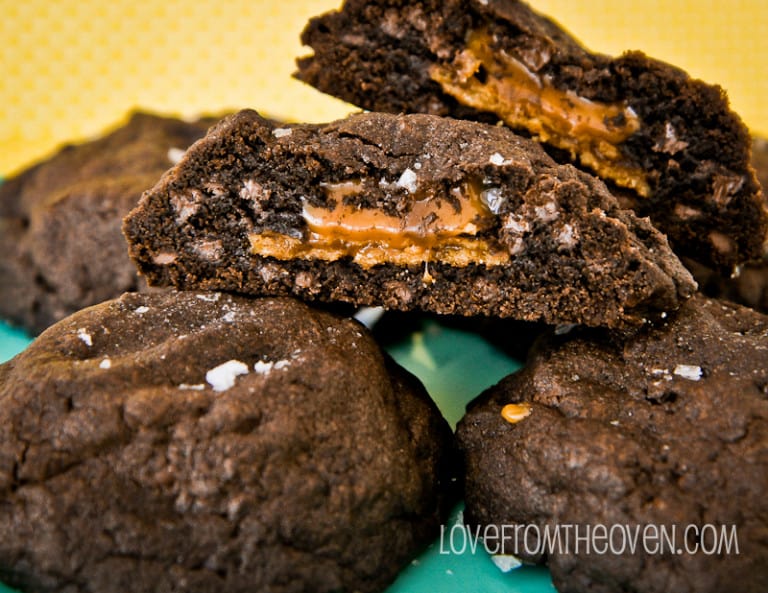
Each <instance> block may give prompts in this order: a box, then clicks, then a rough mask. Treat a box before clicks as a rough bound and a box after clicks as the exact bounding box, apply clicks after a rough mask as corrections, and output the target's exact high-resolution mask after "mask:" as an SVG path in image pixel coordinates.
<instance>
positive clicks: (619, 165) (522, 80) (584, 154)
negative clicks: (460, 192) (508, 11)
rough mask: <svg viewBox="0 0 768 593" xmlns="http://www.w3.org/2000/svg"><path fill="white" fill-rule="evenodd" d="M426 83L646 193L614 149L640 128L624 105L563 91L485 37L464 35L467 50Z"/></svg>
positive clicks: (435, 69) (640, 176)
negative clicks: (434, 85)
mask: <svg viewBox="0 0 768 593" xmlns="http://www.w3.org/2000/svg"><path fill="white" fill-rule="evenodd" d="M430 77H431V78H432V79H433V80H434V81H435V82H437V83H438V84H440V86H441V87H442V89H443V91H445V92H446V93H448V94H449V95H451V96H452V97H454V98H455V99H457V100H458V101H459V102H460V103H462V104H464V105H468V106H470V107H474V108H475V109H479V110H481V111H489V112H492V113H495V114H496V115H498V116H499V118H500V119H501V120H502V121H504V123H506V124H507V125H509V126H510V127H513V128H520V127H522V128H526V129H527V130H528V131H530V132H531V133H532V134H534V135H536V136H538V137H539V138H540V139H541V140H542V141H543V142H547V143H549V144H552V145H553V146H557V147H558V148H561V149H564V150H568V151H569V152H570V153H571V156H572V158H575V157H576V156H577V155H578V157H579V159H580V161H581V162H582V163H583V164H584V165H585V166H587V167H590V168H591V169H593V170H594V171H595V172H596V173H597V174H598V175H601V176H603V177H606V178H610V179H612V180H613V181H614V182H615V183H617V184H618V185H621V186H623V187H629V188H632V189H634V190H635V191H636V192H637V193H639V194H640V195H642V196H648V195H649V194H650V188H649V186H648V183H647V181H646V178H645V174H644V173H643V171H642V169H640V168H638V167H635V166H631V165H629V164H627V163H626V162H624V159H623V157H622V154H621V151H620V150H619V148H618V146H619V145H620V144H621V143H622V142H624V141H625V140H626V139H627V138H629V137H630V136H631V135H632V134H634V133H635V132H636V131H637V130H638V129H639V128H640V120H639V118H638V117H637V115H636V114H635V112H634V111H633V110H632V109H631V108H630V107H628V106H627V105H625V104H623V103H600V102H597V101H590V100H589V99H585V98H583V97H579V96H578V95H576V94H575V93H574V92H573V91H562V90H559V89H557V88H555V87H554V86H552V84H550V83H549V82H548V81H547V79H546V78H544V79H542V78H541V77H539V76H537V75H536V74H534V73H533V72H531V71H530V70H529V69H528V68H526V66H525V65H524V64H523V63H522V62H520V61H519V60H516V59H515V58H513V57H512V56H510V55H509V54H507V53H505V52H503V51H497V52H494V51H493V50H492V49H491V38H490V36H489V35H488V33H486V32H483V31H475V32H473V33H471V34H470V35H469V38H468V43H467V47H466V49H464V50H463V51H462V52H460V53H459V54H457V55H456V57H455V58H454V60H453V62H452V63H451V64H449V65H440V64H435V65H433V66H432V67H431V69H430Z"/></svg>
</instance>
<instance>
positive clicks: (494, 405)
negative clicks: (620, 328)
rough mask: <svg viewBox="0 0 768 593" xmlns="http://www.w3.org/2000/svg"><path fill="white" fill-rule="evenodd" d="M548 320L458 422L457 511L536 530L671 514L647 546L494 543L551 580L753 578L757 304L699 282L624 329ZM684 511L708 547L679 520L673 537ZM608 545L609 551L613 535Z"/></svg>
mask: <svg viewBox="0 0 768 593" xmlns="http://www.w3.org/2000/svg"><path fill="white" fill-rule="evenodd" d="M560 334H561V335H554V334H553V335H552V336H550V337H549V338H547V339H545V340H542V341H540V342H539V343H538V344H537V345H536V346H534V349H533V352H532V353H531V354H530V355H529V359H528V365H527V366H526V367H525V368H524V369H523V370H521V371H519V372H518V373H516V374H513V375H510V376H509V377H507V378H505V379H504V380H502V381H501V382H500V383H499V384H498V385H496V386H495V387H492V388H491V389H489V390H488V391H487V392H486V393H484V394H482V395H481V396H480V397H479V398H478V399H477V400H475V401H474V402H472V403H471V404H470V405H469V406H468V411H467V414H466V416H465V417H464V418H463V419H462V421H461V422H460V423H459V426H458V429H457V438H458V442H459V447H460V450H461V451H462V454H463V456H464V461H465V464H466V493H465V499H466V511H465V518H466V519H467V520H468V522H469V523H470V524H473V525H474V524H480V525H497V526H502V525H509V526H510V527H508V528H507V533H508V534H511V533H513V532H514V530H513V527H514V526H515V525H521V526H523V527H525V526H526V525H533V526H535V527H538V528H539V529H540V530H541V531H539V533H544V526H546V525H549V526H550V527H552V526H557V525H561V526H563V525H571V526H573V525H579V526H582V527H585V528H586V526H592V527H594V526H600V525H602V526H605V527H606V529H611V528H612V526H615V525H618V526H619V527H618V528H617V529H622V526H628V527H629V528H630V529H634V528H635V527H636V526H638V525H639V526H640V528H641V529H645V528H646V526H649V525H650V526H652V527H650V528H649V529H654V528H656V527H658V528H659V529H661V528H664V529H665V530H666V531H665V533H666V534H669V533H671V532H672V529H673V526H676V529H677V532H676V539H675V540H674V542H673V545H672V546H671V548H672V549H673V551H670V546H669V545H666V544H665V545H666V548H665V549H666V552H665V553H658V554H657V553H654V551H653V550H654V548H653V542H651V543H650V544H649V545H650V547H649V548H643V547H642V540H640V544H638V551H637V552H636V553H629V552H627V553H625V554H615V553H600V552H599V551H598V552H595V550H600V549H603V550H605V549H606V548H605V547H604V546H603V544H605V543H607V540H598V539H593V540H590V542H591V544H595V545H596V546H599V547H595V548H592V550H593V551H592V552H591V553H590V552H587V551H586V550H587V548H586V545H585V542H584V541H582V545H581V548H580V549H579V550H577V549H576V548H575V547H574V541H573V540H571V543H570V548H568V549H566V548H560V549H555V550H554V551H553V552H552V553H551V554H549V556H548V557H545V556H542V555H539V554H538V552H539V551H540V550H537V549H536V546H537V542H535V541H529V542H528V550H534V551H533V552H531V553H530V554H527V553H526V548H525V545H524V542H523V541H522V537H521V539H520V540H518V542H517V543H518V544H519V547H518V548H517V549H513V548H514V543H513V541H509V542H508V548H507V550H506V551H507V552H509V553H513V554H514V553H517V555H519V556H520V557H521V558H523V559H524V560H526V561H529V562H546V563H547V564H548V565H549V568H550V570H551V572H552V577H553V581H554V583H555V586H556V587H557V588H558V590H560V591H568V592H571V593H580V592H582V591H584V592H586V591H590V592H593V593H603V592H604V593H609V592H611V593H613V592H614V591H634V592H636V593H662V592H666V591H681V592H690V593H693V592H695V593H709V592H711V593H715V592H719V591H725V590H729V588H732V587H733V583H738V590H739V591H744V592H754V593H757V592H758V591H762V590H763V589H764V587H765V583H766V582H768V544H766V540H765V517H766V514H768V503H767V502H766V498H765V492H766V489H768V448H766V442H767V441H768V397H767V396H766V394H767V393H768V317H766V316H764V315H762V314H760V313H757V312H755V311H752V310H751V309H747V308H745V307H740V306H738V305H734V304H731V303H728V302H726V301H718V300H710V299H706V298H705V297H702V296H699V295H697V296H696V297H694V298H692V299H691V300H689V301H688V302H687V303H686V304H685V305H684V306H683V307H682V308H681V310H680V311H679V312H678V313H676V314H674V315H670V316H669V318H668V319H667V321H666V322H665V323H663V324H661V325H659V326H658V327H655V328H645V329H643V330H641V331H640V332H637V333H635V334H632V335H620V334H618V333H616V332H613V333H608V332H601V331H587V330H581V329H573V330H571V332H568V333H563V332H561V333H560ZM688 525H692V526H695V527H696V528H698V529H699V530H700V533H705V534H707V535H706V537H707V538H708V539H707V540H706V541H705V542H704V548H705V549H707V550H710V551H711V550H712V549H713V548H712V546H713V542H714V540H713V537H712V536H713V534H714V531H713V530H717V533H718V534H722V533H725V536H724V538H723V539H721V540H719V542H720V544H721V545H722V547H721V548H720V550H721V552H722V553H715V554H712V553H707V552H704V551H702V548H699V552H698V553H693V554H692V553H688V552H689V551H690V550H692V549H695V548H694V546H695V545H696V544H697V540H696V538H695V537H693V536H692V534H693V532H692V531H691V532H690V533H689V534H688V535H689V536H690V539H689V540H688V543H689V546H688V547H687V548H686V547H684V541H683V539H682V538H683V537H684V535H685V530H686V528H687V526H688ZM654 526H655V527H654ZM705 526H712V527H705ZM518 533H520V534H522V533H524V532H523V530H522V529H521V530H520V531H519V532H518ZM551 533H554V531H552V532H551ZM581 533H582V536H583V534H584V533H586V532H585V531H584V530H582V532H581ZM593 533H595V534H599V533H600V532H599V531H594V532H593ZM561 535H563V534H562V533H561ZM665 537H667V536H665ZM733 538H735V540H734V539H733ZM698 543H701V542H698ZM591 544H590V545H591ZM734 544H735V545H737V546H738V554H737V553H736V551H735V550H736V548H735V547H734ZM612 545H613V546H614V547H612V548H610V550H613V551H615V550H619V552H620V551H621V548H620V545H621V544H620V541H619V540H616V541H615V542H614V544H612ZM726 545H730V546H731V548H730V553H725V552H724V550H725V546H726ZM655 549H656V550H658V548H655ZM648 550H650V551H648ZM678 550H682V552H681V553H680V552H678ZM646 552H648V553H646Z"/></svg>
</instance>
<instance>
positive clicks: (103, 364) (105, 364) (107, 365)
mask: <svg viewBox="0 0 768 593" xmlns="http://www.w3.org/2000/svg"><path fill="white" fill-rule="evenodd" d="M111 366H112V361H111V360H109V359H108V358H105V359H104V360H102V361H101V362H100V363H99V368H100V369H108V368H110V367H111Z"/></svg>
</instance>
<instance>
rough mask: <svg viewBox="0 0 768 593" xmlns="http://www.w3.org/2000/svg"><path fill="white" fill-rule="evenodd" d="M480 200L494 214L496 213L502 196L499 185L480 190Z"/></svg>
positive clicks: (502, 198)
mask: <svg viewBox="0 0 768 593" xmlns="http://www.w3.org/2000/svg"><path fill="white" fill-rule="evenodd" d="M480 200H482V202H483V203H484V204H485V205H486V206H488V209H489V210H490V211H491V212H493V213H494V214H498V213H499V210H500V209H501V204H502V203H503V202H504V197H503V196H502V195H501V188H500V187H489V188H488V189H484V190H483V191H481V192H480Z"/></svg>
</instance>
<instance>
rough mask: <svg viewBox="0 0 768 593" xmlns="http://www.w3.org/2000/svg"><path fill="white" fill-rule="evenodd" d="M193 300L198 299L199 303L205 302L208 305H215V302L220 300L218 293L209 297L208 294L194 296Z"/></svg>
mask: <svg viewBox="0 0 768 593" xmlns="http://www.w3.org/2000/svg"><path fill="white" fill-rule="evenodd" d="M195 298H198V299H200V300H201V301H207V302H209V303H215V302H216V301H218V300H219V299H220V298H221V293H220V292H214V293H212V294H210V295H208V294H196V295H195Z"/></svg>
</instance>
